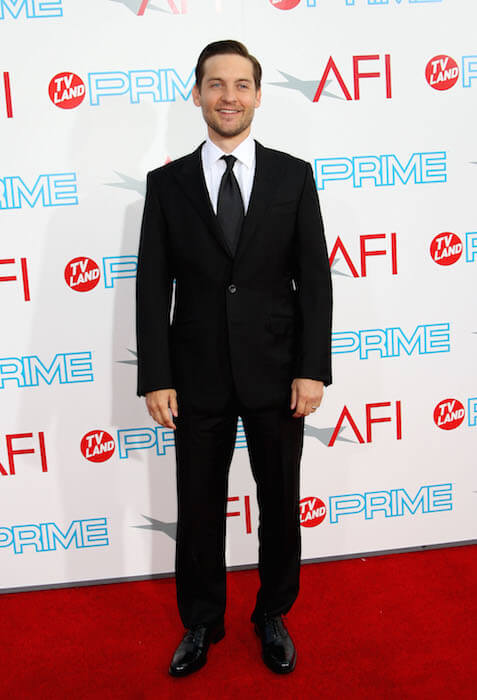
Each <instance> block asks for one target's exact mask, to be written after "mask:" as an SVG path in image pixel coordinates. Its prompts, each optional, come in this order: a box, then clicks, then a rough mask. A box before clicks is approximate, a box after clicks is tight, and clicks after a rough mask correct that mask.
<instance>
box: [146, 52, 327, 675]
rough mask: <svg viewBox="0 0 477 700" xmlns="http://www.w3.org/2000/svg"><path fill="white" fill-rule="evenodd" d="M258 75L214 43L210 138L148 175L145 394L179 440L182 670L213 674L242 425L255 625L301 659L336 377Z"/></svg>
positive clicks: (314, 209)
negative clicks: (319, 446) (301, 617)
mask: <svg viewBox="0 0 477 700" xmlns="http://www.w3.org/2000/svg"><path fill="white" fill-rule="evenodd" d="M260 80H261V67H260V64H259V63H258V61H257V60H256V59H255V58H254V57H253V56H251V55H250V54H249V53H248V51H247V49H246V48H245V46H244V45H243V44H241V43H240V42H237V41H219V42H214V43H212V44H209V45H208V46H206V47H205V49H204V50H203V51H202V53H201V54H200V56H199V59H198V63H197V66H196V84H195V86H194V88H193V100H194V103H195V105H197V106H199V107H200V108H201V110H202V115H203V117H204V120H205V122H206V124H207V132H208V135H207V140H206V141H205V143H203V144H201V145H200V146H199V147H198V148H197V150H195V151H194V152H193V153H191V154H189V155H187V156H185V157H183V158H179V159H178V160H175V161H172V162H171V163H169V164H167V165H165V166H164V167H161V168H158V169H156V170H153V171H151V172H149V173H148V176H147V192H146V201H145V207H144V214H143V221H142V228H141V242H140V247H139V262H138V274H137V348H138V395H139V396H143V395H145V396H146V403H147V408H148V410H149V413H150V415H151V416H152V417H153V418H154V420H156V421H157V422H158V423H159V424H161V425H163V426H166V427H169V428H171V429H172V430H175V446H176V466H177V495H178V526H177V547H176V586H177V600H178V607H179V613H180V616H181V619H182V622H183V624H184V627H185V628H186V632H185V635H184V638H183V639H182V641H181V643H180V644H179V646H178V648H177V650H176V652H175V654H174V656H173V658H172V661H171V665H170V668H169V672H170V673H171V674H172V675H174V676H184V675H187V674H188V673H191V672H192V671H195V670H197V669H198V668H200V667H201V666H203V665H204V664H205V662H206V660H207V651H208V648H209V645H210V643H211V642H217V641H219V640H220V639H222V637H223V636H224V634H225V631H224V612H225V555H224V547H225V513H226V500H227V480H228V471H229V466H230V462H231V459H232V455H233V451H234V445H235V438H236V428H237V418H238V416H241V417H242V421H243V426H244V430H245V434H246V438H247V444H248V450H249V457H250V463H251V468H252V473H253V476H254V479H255V481H256V484H257V500H258V504H259V510H260V524H259V529H258V537H259V575H260V590H259V591H258V594H257V600H256V604H255V609H254V611H253V613H252V617H251V620H252V622H254V623H255V630H256V632H257V634H258V635H259V637H260V639H261V642H262V655H263V659H264V661H265V663H266V664H267V665H268V666H269V668H271V669H272V670H273V671H275V672H277V673H288V672H290V671H293V669H294V668H295V663H296V650H295V647H294V644H293V642H292V640H291V638H290V635H289V634H288V631H287V629H286V627H285V625H284V623H283V615H284V614H286V613H287V612H288V611H289V610H290V608H291V606H292V605H293V603H294V601H295V599H296V597H297V594H298V588H299V572H300V551H301V549H300V517H299V466H300V459H301V454H302V447H303V429H304V417H305V416H308V415H309V414H310V413H311V412H313V411H315V409H316V408H317V407H318V406H319V405H320V402H321V399H322V395H323V387H324V386H326V385H328V384H330V383H331V359H330V358H331V310H332V290H331V277H330V269H329V261H328V255H327V249H326V243H325V237H324V232H323V223H322V218H321V213H320V207H319V202H318V196H317V192H316V187H315V183H314V180H313V174H312V170H311V167H310V165H309V163H306V162H305V161H302V160H299V159H298V158H294V157H292V156H290V155H287V154H285V153H281V152H279V151H275V150H271V149H269V148H265V147H263V146H262V145H261V144H259V143H258V142H255V141H253V139H252V137H251V136H250V125H251V122H252V119H253V116H254V111H255V109H256V108H257V107H258V106H259V104H260V98H261V91H260ZM174 280H175V304H174V313H173V319H172V324H171V323H170V309H171V301H172V291H173V281H174ZM174 419H175V422H174Z"/></svg>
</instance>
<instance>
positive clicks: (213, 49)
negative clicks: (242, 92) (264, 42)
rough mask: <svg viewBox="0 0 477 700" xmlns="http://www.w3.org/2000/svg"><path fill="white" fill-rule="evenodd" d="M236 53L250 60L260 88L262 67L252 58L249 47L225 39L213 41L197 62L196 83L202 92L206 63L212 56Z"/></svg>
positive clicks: (256, 82) (254, 77) (256, 85)
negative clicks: (201, 85) (201, 86)
mask: <svg viewBox="0 0 477 700" xmlns="http://www.w3.org/2000/svg"><path fill="white" fill-rule="evenodd" d="M228 53H235V54H237V55H238V56H243V57H244V58H248V60H249V61H250V62H251V63H252V68H253V79H254V81H255V87H256V88H257V90H258V89H259V88H260V83H261V80H262V66H261V65H260V63H259V62H258V61H257V59H256V58H255V56H252V55H251V54H250V53H249V52H248V49H247V47H246V46H245V45H244V44H242V43H241V42H240V41H235V39H224V40H223V41H213V42H212V43H211V44H207V46H206V47H205V49H202V51H201V53H200V56H199V58H198V60H197V65H196V67H195V82H196V85H197V87H198V88H199V90H200V84H201V82H202V78H203V77H204V63H205V62H206V60H207V59H208V58H210V57H211V56H217V55H219V54H228Z"/></svg>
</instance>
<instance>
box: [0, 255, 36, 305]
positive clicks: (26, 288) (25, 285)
mask: <svg viewBox="0 0 477 700" xmlns="http://www.w3.org/2000/svg"><path fill="white" fill-rule="evenodd" d="M18 262H19V263H20V264H19V265H18ZM18 262H17V261H16V260H15V258H3V260H2V259H0V265H16V269H15V272H16V274H15V275H12V274H6V275H0V282H20V277H19V276H18V277H17V275H18V274H19V273H20V275H21V285H22V291H23V298H24V300H25V301H30V283H29V281H28V267H27V259H26V258H20V260H19V261H18ZM18 267H19V268H20V270H18ZM0 270H3V268H0ZM5 272H6V270H5ZM9 272H13V270H12V271H10V270H9Z"/></svg>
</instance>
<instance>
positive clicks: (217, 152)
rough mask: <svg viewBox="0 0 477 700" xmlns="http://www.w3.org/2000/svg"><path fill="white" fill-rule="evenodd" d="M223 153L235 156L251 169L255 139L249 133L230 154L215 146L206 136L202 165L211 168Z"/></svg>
mask: <svg viewBox="0 0 477 700" xmlns="http://www.w3.org/2000/svg"><path fill="white" fill-rule="evenodd" d="M223 155H231V156H235V157H236V158H237V160H239V161H240V162H241V163H243V164H244V165H246V166H247V168H249V169H251V168H252V167H253V164H254V162H255V141H254V140H253V138H252V135H251V134H249V135H248V136H247V138H246V139H244V140H243V141H242V142H241V143H239V145H238V146H237V148H235V150H233V151H232V152H231V153H230V154H228V153H225V152H224V151H223V150H222V149H221V148H219V147H218V146H216V145H215V143H214V142H213V141H211V140H210V138H209V137H208V136H207V138H206V140H205V143H204V145H203V148H202V156H203V159H204V167H205V168H211V167H212V166H213V165H214V164H215V163H216V162H217V161H218V160H219V159H220V158H221V157H222V156H223Z"/></svg>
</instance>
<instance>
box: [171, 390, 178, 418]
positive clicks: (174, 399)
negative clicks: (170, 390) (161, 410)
mask: <svg viewBox="0 0 477 700" xmlns="http://www.w3.org/2000/svg"><path fill="white" fill-rule="evenodd" d="M171 411H172V415H173V416H175V417H176V418H177V416H178V415H179V408H178V406H177V396H176V395H174V394H173V395H172V396H171Z"/></svg>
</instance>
